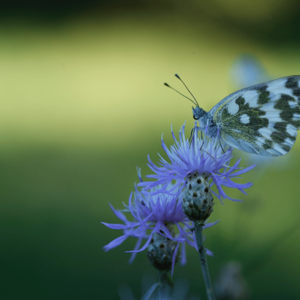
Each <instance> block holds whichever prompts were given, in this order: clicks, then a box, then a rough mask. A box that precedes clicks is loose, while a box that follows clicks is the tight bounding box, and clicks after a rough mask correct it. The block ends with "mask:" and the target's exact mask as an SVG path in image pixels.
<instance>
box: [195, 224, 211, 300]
mask: <svg viewBox="0 0 300 300" xmlns="http://www.w3.org/2000/svg"><path fill="white" fill-rule="evenodd" d="M194 223H195V235H196V242H197V248H198V252H199V256H200V261H201V269H202V274H203V277H204V282H205V287H206V294H207V298H208V299H209V300H215V296H214V292H213V289H212V285H211V280H210V276H209V271H208V265H207V257H206V250H205V248H204V243H203V226H204V223H203V222H194Z"/></svg>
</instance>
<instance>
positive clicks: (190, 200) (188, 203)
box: [182, 173, 214, 222]
mask: <svg viewBox="0 0 300 300" xmlns="http://www.w3.org/2000/svg"><path fill="white" fill-rule="evenodd" d="M182 200H183V202H182V207H183V211H184V213H185V214H186V216H187V217H188V218H189V219H190V220H191V221H200V222H204V221H205V220H206V219H207V218H208V217H209V216H210V214H211V213H212V212H213V205H214V202H213V196H212V194H211V191H210V184H209V174H208V173H203V174H201V175H199V174H197V173H194V174H189V176H188V178H187V187H186V189H185V190H184V191H183V199H182Z"/></svg>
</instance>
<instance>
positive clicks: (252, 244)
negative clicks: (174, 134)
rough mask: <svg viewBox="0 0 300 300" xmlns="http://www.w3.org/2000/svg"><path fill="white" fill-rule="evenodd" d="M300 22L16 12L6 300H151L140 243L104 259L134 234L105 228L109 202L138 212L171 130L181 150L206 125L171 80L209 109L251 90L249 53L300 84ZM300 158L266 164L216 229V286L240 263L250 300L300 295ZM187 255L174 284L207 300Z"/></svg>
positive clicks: (11, 18)
mask: <svg viewBox="0 0 300 300" xmlns="http://www.w3.org/2000/svg"><path fill="white" fill-rule="evenodd" d="M299 13H300V3H299V1H297V0H264V1H261V0H245V1H239V0H211V1H201V0H187V1H179V0H159V1H158V0H155V1H154V0H122V1H121V0H119V1H118V0H115V1H105V0H103V1H99V0H98V1H91V0H90V1H88V0H85V1H81V0H77V1H68V0H60V1H54V0H48V1H35V0H26V1H24V0H22V1H21V0H15V1H1V2H0V99H1V100H0V196H1V198H0V199H1V200H0V224H1V225H0V238H1V246H0V260H1V262H0V276H1V278H0V282H1V288H0V299H6V300H15V299H16V300H17V299H30V300H37V299H38V300H41V299H45V300H46V299H56V300H59V299H72V300H76V299H119V296H118V291H119V290H120V289H119V288H120V287H122V286H124V285H125V284H126V285H128V286H130V287H131V289H132V291H133V293H134V295H135V296H136V299H139V298H140V297H141V295H142V294H141V286H142V283H141V282H142V280H141V278H143V276H145V274H146V275H147V274H148V275H149V274H150V275H151V276H156V273H155V270H154V269H153V268H152V267H151V266H150V264H149V262H148V260H147V257H146V253H145V252H143V253H140V254H139V255H138V256H137V258H136V260H135V261H134V263H133V264H132V265H128V263H127V262H128V259H129V256H130V255H129V254H128V253H124V251H126V250H131V249H132V247H133V245H134V241H132V240H128V241H126V242H125V243H124V244H123V245H122V246H120V247H118V248H116V249H113V250H112V251H110V252H107V253H105V252H104V251H103V249H102V247H103V246H104V245H106V244H107V243H109V242H110V241H111V240H112V239H114V238H116V237H118V236H119V235H120V232H118V231H113V230H110V229H108V228H106V227H105V226H103V225H102V224H100V222H101V221H104V222H111V223H113V222H117V218H116V217H115V216H114V214H113V213H112V211H111V210H110V208H109V205H108V203H109V202H110V203H112V204H113V205H114V207H116V208H122V202H123V201H124V202H126V201H128V197H129V194H130V192H131V191H132V189H133V184H134V182H135V181H137V176H136V166H140V167H142V174H143V175H146V174H148V173H150V171H149V169H148V168H147V155H148V154H150V156H151V158H152V159H153V160H154V161H157V160H158V155H157V152H160V153H162V149H161V146H160V137H161V134H162V133H164V137H165V139H166V141H167V143H169V144H170V143H171V135H170V126H171V124H173V128H174V130H175V131H178V130H179V128H180V126H181V125H182V124H183V122H184V121H185V120H186V121H187V127H188V130H189V129H190V128H191V127H192V126H193V119H192V112H191V105H190V104H191V103H190V102H189V101H187V100H186V99H184V98H183V97H181V96H180V95H178V94H176V93H174V92H173V91H171V90H169V89H167V88H166V87H164V86H163V82H168V83H169V84H170V85H172V86H174V87H175V88H177V89H179V90H180V91H182V92H184V93H186V92H185V91H184V87H183V86H182V85H181V83H180V82H179V81H178V80H177V79H176V78H175V77H174V76H173V75H174V73H178V74H180V76H181V77H182V78H183V79H184V80H185V82H186V84H187V85H188V86H189V88H190V89H191V90H192V92H193V93H194V95H195V96H196V98H197V99H198V102H199V103H201V106H202V107H203V108H204V109H206V110H209V109H210V108H211V107H212V106H213V105H215V104H216V103H217V102H218V101H220V100H221V99H222V98H223V97H225V96H226V95H228V94H229V93H231V92H233V91H234V90H236V89H237V88H240V87H241V86H240V85H241V84H242V83H241V82H240V81H239V79H241V78H240V77H241V76H244V75H245V74H246V76H247V71H246V72H244V71H243V72H244V73H243V74H242V75H236V74H239V73H237V72H236V71H234V70H236V69H235V68H236V66H237V64H239V62H240V58H241V57H245V56H243V55H248V56H247V57H249V55H251V57H252V58H253V59H254V60H257V62H259V64H261V66H262V68H264V69H265V76H268V77H270V78H276V77H283V76H287V75H294V74H300V34H299V33H300V25H299ZM242 70H244V69H243V66H242ZM246 70H247V69H246ZM234 74H235V75H234ZM299 153H300V141H299V140H298V141H297V142H296V144H295V147H294V148H293V149H292V151H291V152H290V153H289V154H288V155H287V156H286V157H283V158H275V159H273V160H270V161H264V160H258V166H257V168H256V170H254V171H252V172H251V173H250V174H248V175H247V176H245V178H243V182H246V181H252V182H253V183H254V186H253V187H252V188H251V189H249V191H248V192H249V193H248V196H243V195H241V194H238V193H235V192H233V193H232V194H231V195H232V196H233V197H234V196H235V197H239V198H241V199H243V200H244V202H243V203H232V202H230V201H225V205H221V204H220V203H219V202H218V203H217V204H216V205H215V207H214V213H213V215H212V216H211V218H210V221H215V220H218V219H219V220H220V223H219V224H217V225H216V226H214V227H212V228H210V229H208V230H207V233H206V235H207V241H206V246H207V248H209V249H210V250H212V251H213V252H214V254H215V257H214V258H209V266H210V269H211V275H212V278H213V280H215V279H216V278H217V276H218V273H219V271H220V269H221V268H222V266H223V265H224V264H226V263H228V262H229V261H238V262H239V263H240V264H241V266H242V273H243V276H244V279H245V280H246V281H247V283H248V285H249V288H250V290H251V296H250V299H257V300H260V299H264V300H266V299H272V300H276V299H300V293H299V292H300V286H299V276H300V271H299V270H300V258H299V252H300V241H299V238H300V230H299V225H300V222H299V210H300V203H299V192H300V184H299V178H300V154H299ZM236 155H237V156H239V155H240V154H239V153H238V152H236ZM254 160H255V158H253V157H246V156H243V165H244V166H245V165H248V164H249V163H252V162H253V161H254ZM187 255H188V263H187V265H185V266H183V267H181V266H177V267H176V270H175V275H174V278H175V279H178V278H185V279H186V280H187V281H188V282H189V284H190V293H191V294H194V295H198V296H201V299H205V297H206V296H205V290H204V286H203V282H202V275H201V270H200V263H199V259H198V255H197V253H196V251H194V249H188V253H187ZM148 275H147V276H148Z"/></svg>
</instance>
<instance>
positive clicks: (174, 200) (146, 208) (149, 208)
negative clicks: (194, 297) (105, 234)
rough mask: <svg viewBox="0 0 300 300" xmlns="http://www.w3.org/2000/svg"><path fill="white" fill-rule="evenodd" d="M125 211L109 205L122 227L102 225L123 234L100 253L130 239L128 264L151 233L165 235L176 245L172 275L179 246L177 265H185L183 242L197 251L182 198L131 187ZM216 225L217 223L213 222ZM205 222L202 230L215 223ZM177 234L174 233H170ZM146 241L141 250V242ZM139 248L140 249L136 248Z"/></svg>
mask: <svg viewBox="0 0 300 300" xmlns="http://www.w3.org/2000/svg"><path fill="white" fill-rule="evenodd" d="M138 175H139V178H140V181H141V182H142V178H141V175H140V171H139V172H138ZM160 188H161V186H158V187H157V188H153V189H152V192H155V191H157V189H160ZM124 206H125V210H123V211H120V210H115V209H114V207H113V206H112V205H110V207H111V209H112V210H113V212H114V213H115V215H116V216H117V217H118V218H119V219H120V220H121V221H123V223H124V224H108V223H104V222H102V224H104V225H105V226H107V227H109V228H111V229H120V230H123V235H121V236H120V237H118V238H116V239H115V240H113V241H111V242H110V243H109V244H107V245H106V246H104V250H105V251H108V250H111V249H113V248H115V247H117V246H119V245H120V244H122V243H123V242H124V241H125V240H126V239H127V238H128V237H134V238H136V239H137V242H136V245H135V248H134V250H131V251H126V252H132V256H131V258H130V260H129V262H130V263H131V262H132V261H133V260H134V258H135V256H136V254H137V252H141V251H143V250H145V249H146V248H147V247H148V245H149V244H150V242H151V240H152V237H153V235H154V234H155V233H158V234H160V235H162V236H165V237H167V238H169V239H171V240H172V241H175V242H177V246H176V249H175V251H174V254H173V258H172V272H173V268H174V264H175V260H176V256H177V252H178V249H179V245H180V244H181V264H185V263H186V253H185V243H187V244H188V245H190V246H192V247H194V248H196V249H197V246H196V240H195V236H194V233H193V232H192V230H191V229H193V227H194V226H193V223H192V222H191V221H190V220H189V219H188V218H187V217H186V215H185V214H184V212H183V209H182V199H181V197H180V193H179V192H177V193H173V194H165V193H164V194H162V193H154V194H152V193H151V194H150V193H144V192H143V191H140V190H138V189H137V187H135V192H134V193H131V194H130V197H129V203H128V205H125V204H124ZM124 212H127V213H129V214H130V215H131V217H133V221H130V220H128V219H127V218H126V216H125V214H124ZM217 222H218V221H217ZM217 222H214V223H209V224H206V225H205V226H204V228H208V227H211V226H212V225H214V224H216V223H217ZM175 231H176V232H178V233H177V234H174V233H175ZM143 240H146V242H145V243H144V245H143V246H142V247H141V244H142V241H143ZM140 247H141V248H140ZM206 253H207V254H208V255H211V256H213V253H212V252H211V251H209V250H208V249H206Z"/></svg>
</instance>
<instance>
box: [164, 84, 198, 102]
mask: <svg viewBox="0 0 300 300" xmlns="http://www.w3.org/2000/svg"><path fill="white" fill-rule="evenodd" d="M164 85H165V86H167V87H168V88H170V89H172V90H173V91H175V92H177V93H178V94H180V95H181V96H183V97H184V98H186V99H189V100H190V101H191V102H192V103H193V104H194V105H195V106H197V104H198V103H197V104H196V103H195V102H194V101H193V100H192V99H190V98H189V97H187V96H185V95H183V94H181V93H180V92H178V91H177V90H175V89H174V88H172V87H171V86H169V85H168V84H167V83H166V82H165V83H164ZM198 106H199V105H198Z"/></svg>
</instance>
